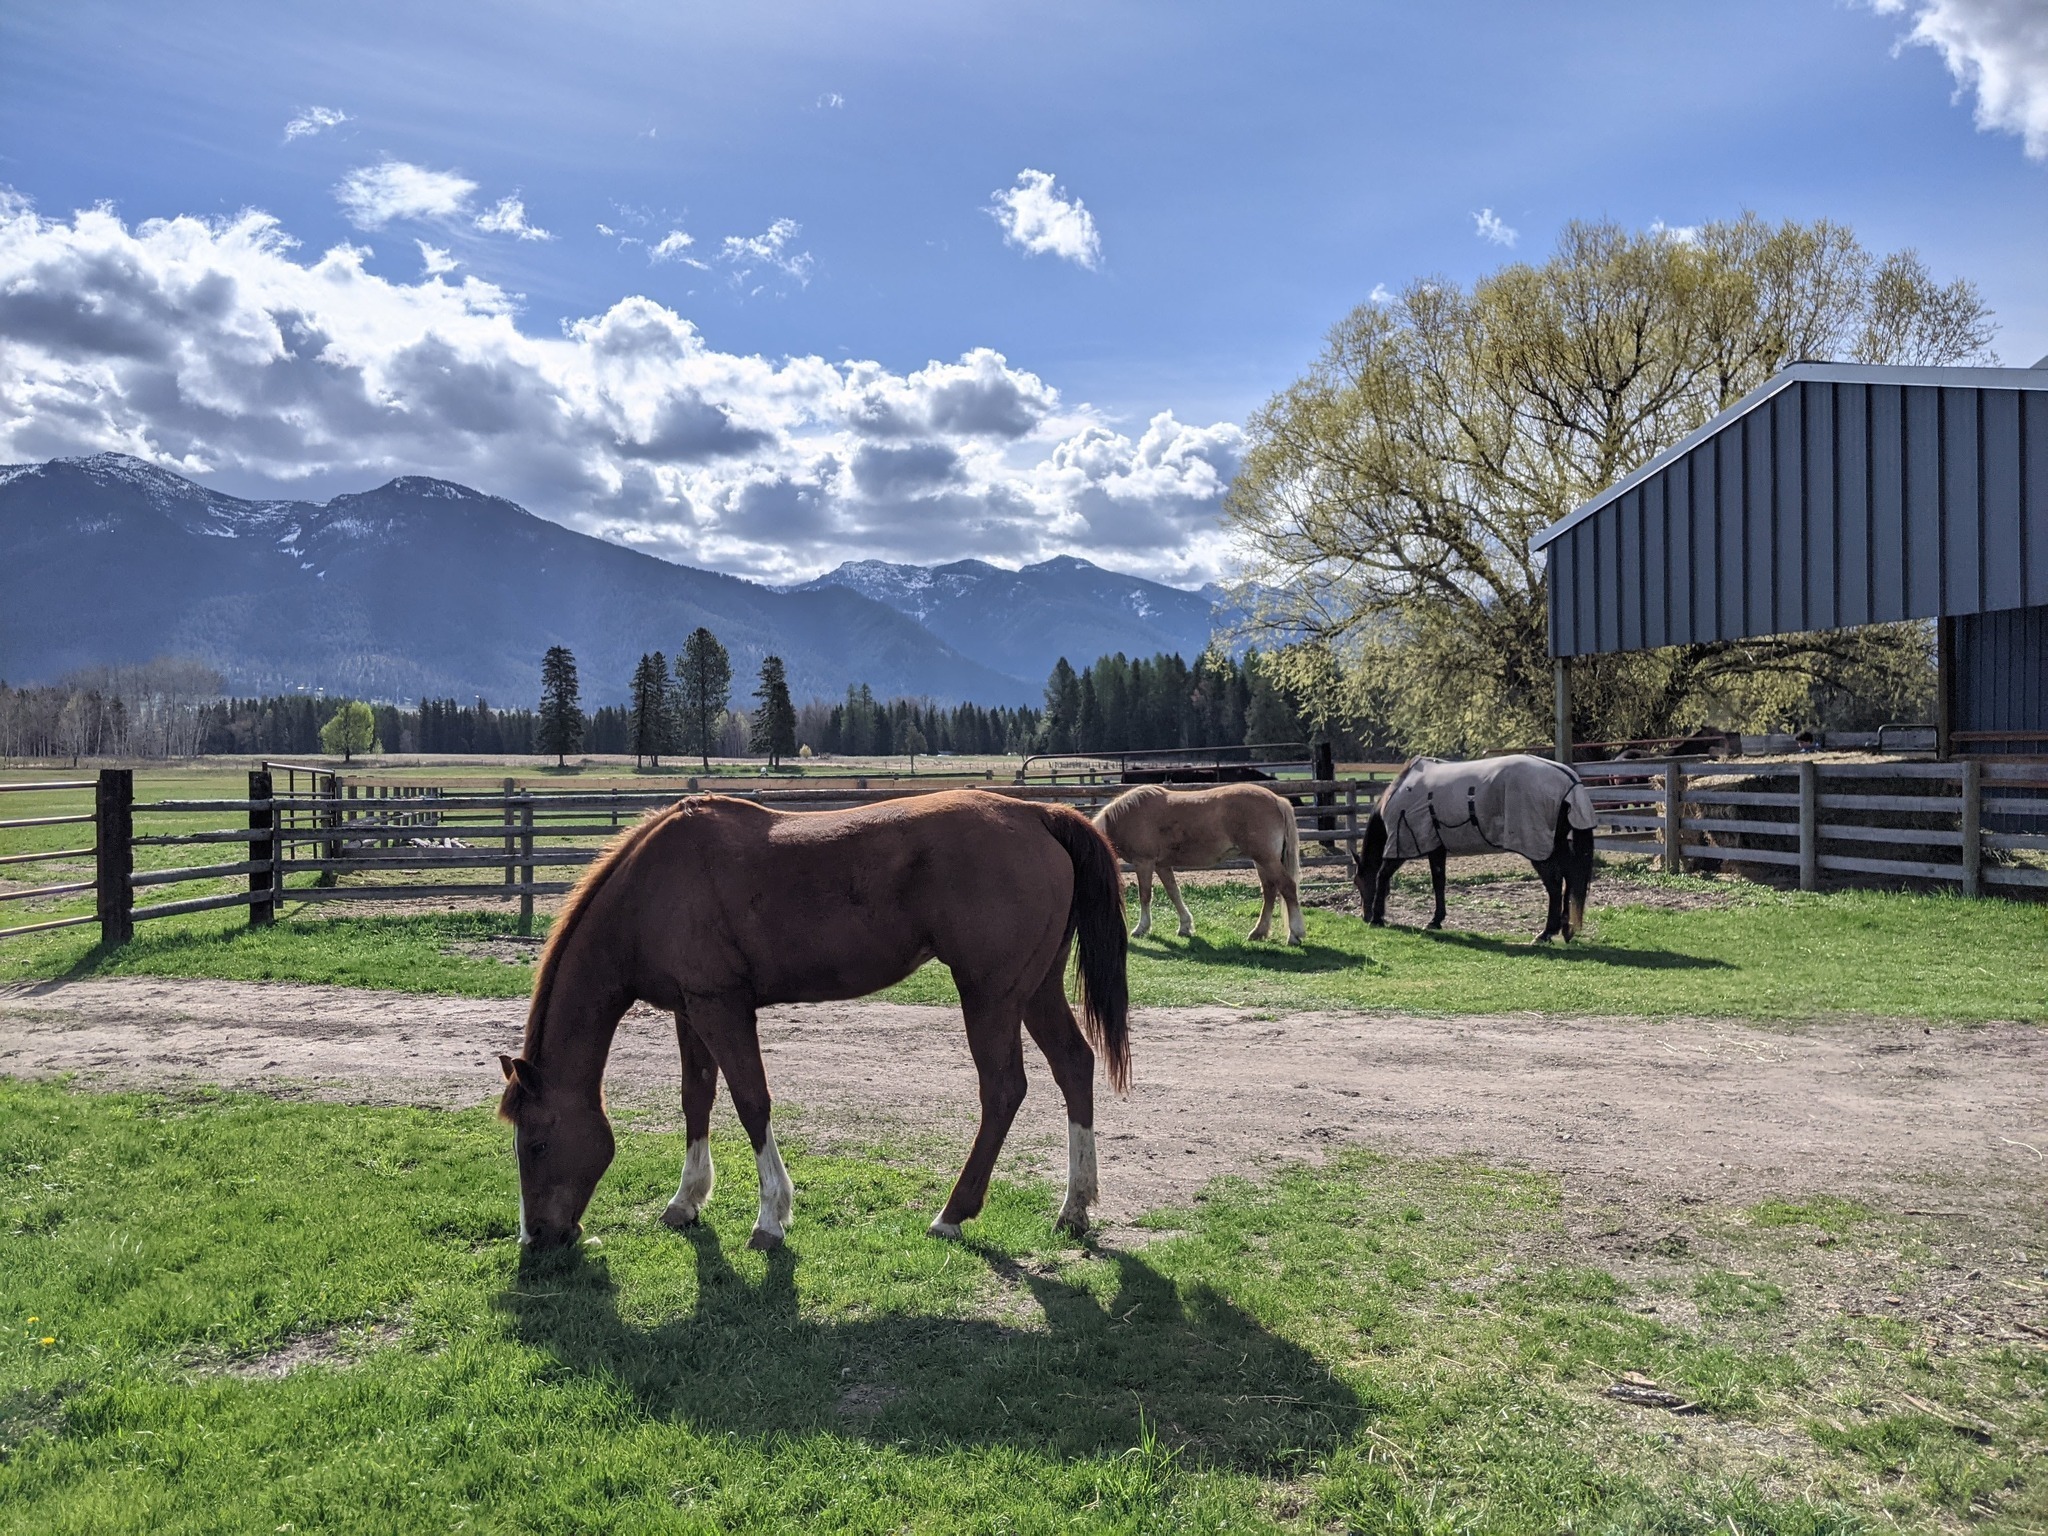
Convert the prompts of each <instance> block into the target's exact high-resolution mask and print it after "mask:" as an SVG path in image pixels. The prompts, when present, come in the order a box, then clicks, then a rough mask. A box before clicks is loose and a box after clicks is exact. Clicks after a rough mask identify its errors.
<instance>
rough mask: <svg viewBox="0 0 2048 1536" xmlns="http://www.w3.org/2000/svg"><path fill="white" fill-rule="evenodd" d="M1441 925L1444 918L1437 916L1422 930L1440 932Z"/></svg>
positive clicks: (1441, 929)
mask: <svg viewBox="0 0 2048 1536" xmlns="http://www.w3.org/2000/svg"><path fill="white" fill-rule="evenodd" d="M1443 926H1444V920H1443V919H1442V918H1440V917H1439V918H1437V919H1436V920H1435V921H1433V922H1432V923H1430V925H1429V926H1428V927H1426V928H1424V929H1423V930H1422V931H1423V932H1424V933H1441V932H1442V931H1443Z"/></svg>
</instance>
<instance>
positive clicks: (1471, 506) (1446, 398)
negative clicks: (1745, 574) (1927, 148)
mask: <svg viewBox="0 0 2048 1536" xmlns="http://www.w3.org/2000/svg"><path fill="white" fill-rule="evenodd" d="M1990 336H1991V326H1990V322H1989V315H1988V311H1987V310H1986V309H1985V307H1984V304H1983V302H1982V300H1981V299H1980V297H1979V296H1978V293H1977V290H1976V288H1975V287H1974V286H1973V285H1972V284H1970V283H1968V282H1964V281H1956V282H1952V283H1948V284H1946V285H1943V284H1940V283H1937V282H1936V281H1935V280H1934V279H1933V278H1932V277H1931V276H1930V275H1929V273H1928V271H1927V268H1926V267H1925V266H1924V265H1923V264H1922V262H1921V261H1920V259H1919V257H1918V256H1917V255H1915V254H1914V253H1913V252H1911V251H1899V252H1894V253H1892V254H1891V255H1888V256H1884V257H1882V258H1879V257H1874V256H1873V255H1872V254H1871V253H1870V252H1869V251H1867V250H1866V249H1865V248H1864V247H1863V246H1862V245H1861V244H1860V243H1859V242H1858V241H1857V239H1856V237H1855V236H1854V234H1852V233H1851V232H1850V231H1849V230H1848V229H1846V228H1844V227H1843V226H1841V225H1838V224H1832V223H1829V222H1826V221H1821V222H1818V223H1813V224H1799V223H1785V224H1781V225H1776V226H1772V225H1769V224H1766V223H1765V222H1763V221H1762V220H1760V219H1758V218H1756V217H1755V216H1753V215H1744V216H1743V217H1741V218H1738V219H1733V220H1728V221H1725V222H1721V223H1715V224H1708V225H1705V226H1702V227H1701V228H1699V229H1697V230H1688V231H1672V230H1664V229H1651V230H1648V231H1630V230H1625V229H1623V228H1621V227H1619V226H1617V225H1614V224H1610V223H1601V224H1574V225H1572V226H1570V227H1569V228H1568V229H1566V231H1565V232H1564V234H1563V236H1562V237H1561V238H1560V240H1559V242H1558V246H1557V249H1556V251H1555V252H1554V253H1553V254H1552V255H1551V257H1550V258H1549V260H1547V261H1546V262H1544V263H1543V264H1541V265H1538V266H1532V265H1529V264H1526V263H1516V264H1514V265H1511V266H1507V267H1504V268H1502V269H1501V270H1499V271H1497V272H1495V273H1493V274H1491V275H1490V276H1487V277H1484V278H1482V279H1480V280H1479V281H1478V282H1476V283H1475V284H1473V286H1472V287H1471V288H1470V289H1469V290H1468V289H1465V288H1461V287H1459V286H1458V285H1456V284H1454V283H1451V282H1449V281H1446V280H1444V279H1440V278H1434V279H1426V280H1423V281H1419V282H1416V283H1413V284H1411V285H1410V286H1409V287H1408V289H1407V290H1406V291H1405V292H1404V293H1402V294H1401V295H1400V296H1399V297H1398V298H1395V299H1393V300H1391V301H1389V302H1387V303H1384V304H1378V303H1373V304H1366V305H1362V306H1360V307H1359V308H1358V309H1356V310H1354V311H1353V312H1352V313H1351V314H1350V315H1349V316H1347V317H1346V318H1345V319H1344V320H1343V321H1342V322H1341V323H1340V324H1339V325H1338V326H1337V327H1336V329H1335V330H1334V331H1332V332H1331V334H1330V338H1329V341H1328V344H1327V346H1326V347H1325V349H1324V352H1323V355H1322V356H1321V357H1320V358H1319V359H1318V360H1317V362H1316V364H1315V366H1314V367H1313V368H1311V369H1310V371H1309V372H1308V373H1307V374H1306V375H1304V376H1303V377H1302V378H1301V379H1300V380H1298V381H1297V382H1296V383H1295V384H1293V385H1292V386H1290V387H1289V388H1288V389H1287V390H1285V391H1284V392H1282V393H1281V394H1280V395H1278V396H1276V397H1275V398H1274V399H1273V400H1272V401H1270V402H1269V403H1268V404H1267V405H1266V406H1265V408H1264V409H1263V410H1261V411H1260V412H1258V414H1257V415H1256V416H1255V417H1254V418H1253V420H1252V422H1251V424H1250V431H1249V436H1250V445H1249V448H1248V451H1247V453H1246V456H1245V460H1244V464H1243V467H1242V469H1241V471H1240V473H1239V475H1238V477H1237V479H1236V481H1235V482H1234V483H1233V485H1232V487H1231V490H1230V493H1229V496H1228V499H1227V503H1226V506H1227V513H1228V517H1229V520H1230V523H1231V526H1232V528H1233V529H1234V531H1235V534H1236V537H1237V540H1238V542H1239V545H1240V548H1241V552H1242V554H1243V555H1244V557H1245V561H1244V570H1243V576H1244V594H1245V596H1246V598H1247V600H1248V601H1249V602H1250V603H1251V604H1252V606H1253V608H1254V611H1255V613H1256V615H1257V617H1256V619H1255V620H1254V622H1255V624H1256V625H1258V626H1260V627H1262V628H1264V629H1265V630H1267V631H1268V632H1270V633H1273V634H1275V635H1276V636H1280V637H1284V639H1285V640H1286V641H1287V642H1288V644H1287V646H1286V648H1285V649H1283V650H1281V651H1280V652H1278V653H1277V654H1276V655H1275V656H1274V657H1273V658H1272V661H1271V664H1272V665H1273V666H1275V667H1276V668H1277V669H1279V675H1281V676H1284V677H1286V678H1287V680H1288V682H1289V683H1290V685H1291V689H1292V691H1293V692H1294V693H1295V695H1296V696H1297V697H1308V696H1309V695H1311V694H1315V695H1319V697H1318V698H1316V699H1315V700H1314V706H1315V709H1316V711H1317V712H1319V713H1322V712H1330V711H1333V710H1335V711H1341V712H1343V713H1348V714H1351V715H1354V716H1356V715H1363V716H1366V717H1368V718H1373V719H1380V720H1385V721H1386V722H1387V724H1388V725H1389V727H1390V728H1391V730H1392V734H1393V735H1394V736H1395V738H1396V739H1398V740H1399V741H1401V742H1403V743H1404V744H1405V745H1407V746H1409V747H1412V748H1417V749H1423V750H1434V751H1453V752H1456V751H1466V752H1469V751H1477V750H1484V749H1488V748H1494V747H1500V746H1506V745H1515V744H1520V743H1523V742H1529V741H1535V740H1541V739H1545V738H1547V737H1548V736H1549V734H1550V725H1549V713H1550V667H1549V661H1548V655H1547V646H1546V633H1545V606H1544V592H1543V568H1542V562H1541V557H1540V556H1538V555H1535V554H1532V553H1531V551H1530V549H1529V540H1530V537H1531V536H1532V535H1533V534H1535V533H1536V532H1537V531H1538V530H1539V529H1541V528H1542V527H1543V526H1544V525H1546V524H1548V523H1550V522H1553V521H1555V520H1556V519H1557V518H1559V517H1562V516H1564V515H1565V514H1566V513H1568V512H1570V511H1571V510H1572V508H1573V507H1575V506H1577V505H1578V504H1579V503H1581V502H1583V501H1585V500H1586V499H1587V498H1589V497H1591V496H1593V495H1595V494H1597V493H1598V492H1599V491H1601V490H1603V489H1604V488H1606V487H1607V486H1608V485H1610V484H1612V483H1613V482H1614V481H1616V480H1618V479H1620V478H1621V477H1623V476H1624V475H1627V474H1628V473H1629V472H1630V471H1632V470H1634V469H1636V468H1637V467H1638V466H1640V465H1642V464H1643V463H1645V462H1646V461H1648V460H1649V459H1651V458H1652V457H1654V456H1655V455H1656V454H1657V453H1659V452H1661V451H1662V450H1663V449H1665V448H1668V447H1670V446H1671V445H1672V444H1674V443H1676V442H1677V441H1679V440H1680V439H1681V438H1683V437H1684V436H1685V435H1686V434H1687V433H1689V432H1691V431H1693V430H1694V429H1695V428H1697V427H1699V426H1701V425H1702V424H1704V423H1705V422H1706V421H1708V420H1709V419H1710V418H1711V417H1713V416H1714V415H1715V414H1716V413H1717V412H1719V411H1721V410H1722V409H1724V408H1726V407H1727V406H1728V405H1730V404H1732V403H1733V402H1734V401H1736V400H1737V399H1739V398H1740V397H1741V396H1742V395H1744V394H1745V393H1747V392H1748V391H1749V390H1751V389H1753V388H1755V387H1756V386H1757V385H1759V384H1761V383H1763V382H1764V381H1765V380H1766V379H1768V378H1770V376H1771V375H1772V374H1773V373H1775V372H1777V370H1778V369H1780V368H1781V367H1783V366H1784V365H1785V364H1787V363H1790V362H1794V361H1798V360H1810V359H1824V358H1835V359H1850V360H1856V361H1862V362H1885V363H1956V362H1967V361H1975V360H1978V359H1981V358H1983V357H1985V356H1986V355H1987V347H1988V345H1989V341H1990ZM1926 653H1927V645H1926V637H1925V633H1924V630H1923V629H1921V628H1918V627H1914V626H1897V627H1893V628H1889V629H1874V630H1862V631H1848V632H1837V633H1831V634H1822V635H1797V636H1780V637H1775V638H1771V639H1765V640H1744V641H1728V642H1718V643H1714V644H1706V645H1689V646H1679V647H1672V648H1670V649H1668V650H1664V651H1657V652H1649V653H1642V654H1636V655H1629V656H1608V657H1601V658H1597V659H1595V660H1593V661H1591V662H1589V663H1584V664H1581V675H1580V679H1579V682H1578V685H1577V687H1576V690H1575V699H1576V709H1577V715H1576V718H1575V720H1574V722H1573V725H1574V730H1575V732H1576V733H1577V734H1579V735H1581V736H1583V737H1589V738H1593V737H1600V736H1651V735H1663V734H1666V733H1669V732H1671V731H1674V730H1681V729H1689V728H1691V727H1693V726H1695V725H1698V724H1701V723H1704V722H1705V721H1707V720H1708V718H1709V717H1711V716H1714V715H1716V714H1719V715H1723V716H1727V715H1730V714H1741V713H1744V712H1747V713H1748V714H1749V715H1751V716H1754V715H1756V714H1758V713H1759V712H1764V713H1768V712H1771V711H1773V710H1776V711H1780V712H1783V711H1786V710H1794V709H1796V708H1797V707H1799V705H1800V701H1804V700H1809V699H1810V698H1811V697H1812V695H1813V694H1814V693H1815V691H1816V690H1819V691H1822V692H1825V691H1827V690H1831V689H1832V690H1835V691H1837V692H1840V691H1842V690H1846V689H1849V688H1851V687H1862V688H1865V689H1868V688H1872V687H1877V688H1889V689H1892V690H1894V691H1895V692H1898V693H1900V694H1901V695H1910V694H1911V693H1912V692H1913V690H1915V689H1916V688H1923V687H1925V686H1926V685H1927V683H1928V682H1929V681H1930V679H1929V678H1928V676H1927V666H1926ZM1332 688H1337V689H1339V690H1340V691H1341V692H1342V694H1343V697H1342V698H1341V699H1338V700H1333V699H1331V698H1330V697H1329V694H1330V691H1331V689H1332ZM1731 723H1732V722H1731Z"/></svg>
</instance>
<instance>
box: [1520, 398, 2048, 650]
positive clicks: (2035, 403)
mask: <svg viewBox="0 0 2048 1536" xmlns="http://www.w3.org/2000/svg"><path fill="white" fill-rule="evenodd" d="M1548 555H1549V582H1550V603H1551V609H1550V612H1551V626H1550V636H1551V651H1552V653H1553V654H1556V655H1565V656H1579V655H1586V654H1589V653H1594V652H1608V651H1630V650H1641V649H1644V648H1647V647H1651V646H1658V645H1678V644H1684V643H1687V642H1690V641H1699V640H1732V639H1739V638H1743V637H1746V636H1752V635H1771V634H1786V633H1790V632H1793V631H1797V630H1806V629H1832V628H1836V627H1841V626H1848V625H1855V624H1866V623H1876V622H1883V621H1886V620H1893V619H1930V618H1937V617H1940V616H1943V615H1963V614H1976V613H1991V612H1997V611H2002V610H2008V609H2015V608H2022V607H2031V606H2040V605H2044V604H2048V391H2043V390H2039V389H1996V388H1974V387H1960V388H1949V387H1943V386H1940V385H1934V384H1917V383H1916V384H1886V383H1844V382H1839V381H1825V380H1811V379H1807V380H1800V381H1799V382H1797V383H1794V384H1792V385H1791V386H1789V387H1787V388H1785V389H1782V390H1780V391H1779V392H1777V393H1776V394H1774V395H1771V396H1770V397H1769V398H1767V399H1765V400H1763V401H1761V402H1760V403H1759V404H1758V405H1757V406H1756V408H1754V409H1752V410H1749V411H1747V412H1745V413H1744V414H1742V415H1740V416H1737V417H1735V418H1733V419H1732V420H1729V421H1727V422H1726V423H1725V424H1724V425H1722V426H1721V427H1720V428H1719V429H1718V430H1717V431H1715V432H1714V433H1713V434H1712V435H1711V436H1709V437H1706V438H1704V439H1703V440H1702V441H1700V442H1698V443H1696V444H1694V445H1693V446H1692V447H1691V448H1690V449H1688V450H1687V451H1686V452H1684V453H1682V454H1680V455H1679V456H1678V457H1676V458H1674V459H1673V460H1671V462H1669V463H1668V464H1665V465H1663V466H1662V467H1661V468H1660V469H1658V470H1657V471H1656V472H1655V473H1653V474H1651V475H1649V476H1647V477H1646V478H1644V479H1642V480H1640V481H1639V482H1638V483H1635V484H1632V485H1630V486H1628V488H1627V489H1625V490H1624V491H1622V492H1621V494H1619V495H1618V496H1616V497H1615V498H1614V499H1613V500H1612V501H1610V502H1608V503H1607V504H1606V505H1604V506H1601V507H1599V508H1598V509H1597V510H1596V511H1594V512H1593V513H1592V514H1591V515H1590V516H1587V517H1584V518H1583V519H1581V520H1580V521H1578V522H1575V523H1573V524H1571V525H1570V526H1569V527H1566V528H1565V529H1564V531H1563V532H1561V533H1560V534H1558V535H1557V537H1556V538H1555V539H1554V540H1553V541H1552V542H1551V543H1550V544H1549V546H1548Z"/></svg>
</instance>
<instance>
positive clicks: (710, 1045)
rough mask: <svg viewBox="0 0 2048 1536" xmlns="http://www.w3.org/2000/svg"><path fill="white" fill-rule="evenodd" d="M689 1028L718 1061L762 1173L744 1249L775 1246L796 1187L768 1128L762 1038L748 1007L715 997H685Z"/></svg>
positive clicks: (766, 1083) (788, 1212)
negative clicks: (755, 1211) (758, 1201)
mask: <svg viewBox="0 0 2048 1536" xmlns="http://www.w3.org/2000/svg"><path fill="white" fill-rule="evenodd" d="M690 1027H691V1028H692V1029H694V1030H695V1031H696V1032H697V1038H698V1039H699V1040H701V1041H702V1042H703V1043H704V1045H705V1047H706V1048H707V1049H708V1050H709V1051H710V1052H711V1054H712V1056H713V1057H714V1058H716V1060H717V1062H718V1070H719V1071H721V1072H723V1073H724V1074H725V1086H726V1088H727V1089H728V1090H729V1091H730V1092H731V1094H732V1107H733V1109H734V1110H735V1111H737V1112H738V1114H739V1117H740V1124H741V1125H743V1126H745V1127H746V1131H747V1140H749V1141H750V1142H752V1143H753V1144H754V1167H755V1168H756V1169H757V1170H758V1171H759V1173H760V1175H761V1213H760V1215H759V1216H758V1217H756V1218H755V1221H754V1233H753V1236H751V1237H749V1238H748V1239H747V1246H748V1247H749V1248H779V1247H780V1246H782V1234H783V1229H784V1228H786V1227H787V1226H788V1225H789V1216H790V1209H791V1206H792V1204H793V1202H794V1200H795V1196H796V1189H795V1187H794V1186H793V1185H792V1184H791V1183H790V1182H789V1170H788V1169H787V1168H785V1167H783V1165H782V1153H781V1152H779V1151H778V1150H777V1149H776V1146H775V1132H774V1131H773V1130H772V1129H771V1128H770V1127H769V1124H768V1114H769V1108H770V1101H769V1097H768V1073H767V1069H766V1068H764V1067H763V1066H762V1065H761V1037H760V1034H759V1033H758V1031H757V1029H756V1026H755V1020H754V1010H753V1007H752V1005H751V1004H747V1005H735V1004H732V1003H728V1002H725V1001H723V1000H720V999H714V998H692V999H690Z"/></svg>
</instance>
